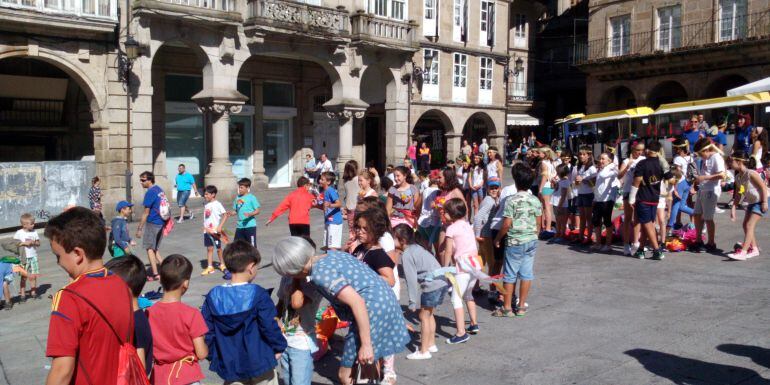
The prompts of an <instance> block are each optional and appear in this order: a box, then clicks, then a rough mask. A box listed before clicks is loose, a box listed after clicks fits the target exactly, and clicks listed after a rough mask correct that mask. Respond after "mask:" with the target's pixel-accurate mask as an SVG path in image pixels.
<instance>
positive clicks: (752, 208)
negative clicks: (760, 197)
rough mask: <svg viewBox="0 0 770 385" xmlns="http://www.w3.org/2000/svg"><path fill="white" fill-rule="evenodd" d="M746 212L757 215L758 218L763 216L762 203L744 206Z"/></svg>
mask: <svg viewBox="0 0 770 385" xmlns="http://www.w3.org/2000/svg"><path fill="white" fill-rule="evenodd" d="M746 212H747V213H752V214H757V215H759V216H760V217H764V216H765V213H763V212H762V202H757V203H750V204H749V205H748V206H746Z"/></svg>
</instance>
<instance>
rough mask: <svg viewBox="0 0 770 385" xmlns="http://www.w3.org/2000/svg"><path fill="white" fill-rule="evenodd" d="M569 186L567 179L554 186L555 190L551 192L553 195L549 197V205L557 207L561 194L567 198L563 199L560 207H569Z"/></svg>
mask: <svg viewBox="0 0 770 385" xmlns="http://www.w3.org/2000/svg"><path fill="white" fill-rule="evenodd" d="M569 186H570V181H569V179H561V180H559V183H558V184H557V185H556V188H555V189H554V191H553V195H551V204H552V205H553V206H554V207H559V201H560V200H561V195H562V194H566V195H567V196H566V197H565V198H564V203H563V204H562V205H561V207H568V206H569V199H570V197H569Z"/></svg>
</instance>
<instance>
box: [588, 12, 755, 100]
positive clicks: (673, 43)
mask: <svg viewBox="0 0 770 385" xmlns="http://www.w3.org/2000/svg"><path fill="white" fill-rule="evenodd" d="M589 15H590V21H589V31H588V42H587V44H585V45H583V46H582V47H581V48H582V49H581V55H580V57H579V58H578V62H579V64H580V68H581V70H583V71H584V72H585V73H586V74H587V76H588V79H587V95H586V99H587V112H588V113H596V112H602V111H612V110H618V109H623V108H627V107H636V106H647V107H651V108H657V107H658V106H659V105H660V104H663V103H670V102H677V101H684V100H693V99H701V98H710V97H719V96H725V92H726V91H727V90H728V89H730V88H733V87H737V86H740V85H742V84H746V83H748V82H752V81H756V80H759V79H762V78H764V77H766V76H767V73H768V71H769V70H770V44H768V39H769V38H770V2H768V1H767V0H759V1H754V0H673V1H672V0H645V1H605V0H598V1H590V2H589Z"/></svg>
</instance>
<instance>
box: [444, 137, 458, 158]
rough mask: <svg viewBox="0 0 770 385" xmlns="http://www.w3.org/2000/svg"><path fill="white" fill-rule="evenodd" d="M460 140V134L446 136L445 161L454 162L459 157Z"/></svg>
mask: <svg viewBox="0 0 770 385" xmlns="http://www.w3.org/2000/svg"><path fill="white" fill-rule="evenodd" d="M460 138H462V134H451V133H447V134H446V160H455V159H457V157H458V156H460Z"/></svg>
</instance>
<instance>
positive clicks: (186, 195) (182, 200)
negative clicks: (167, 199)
mask: <svg viewBox="0 0 770 385" xmlns="http://www.w3.org/2000/svg"><path fill="white" fill-rule="evenodd" d="M188 199H190V190H187V191H177V192H176V203H177V205H179V207H184V206H185V205H187V200H188Z"/></svg>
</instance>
